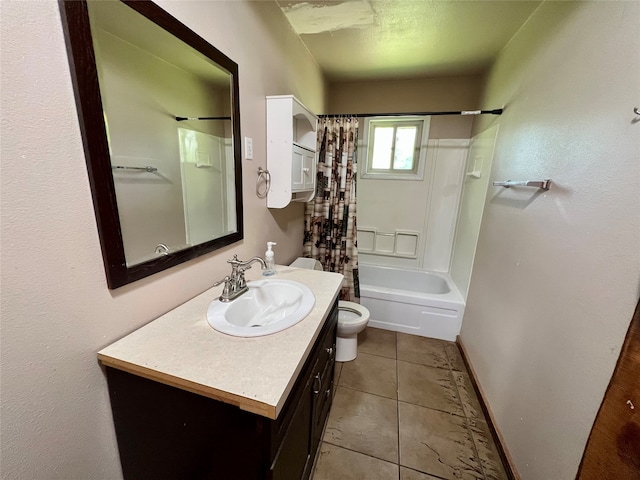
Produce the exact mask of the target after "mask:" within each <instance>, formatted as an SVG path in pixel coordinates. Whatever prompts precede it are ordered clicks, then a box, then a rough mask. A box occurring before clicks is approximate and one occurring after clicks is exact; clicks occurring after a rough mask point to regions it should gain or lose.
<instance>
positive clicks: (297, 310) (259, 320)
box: [207, 278, 316, 337]
mask: <svg viewBox="0 0 640 480" xmlns="http://www.w3.org/2000/svg"><path fill="white" fill-rule="evenodd" d="M247 286H248V287H249V291H248V292H246V293H244V294H242V295H241V296H240V297H238V298H236V299H235V300H232V301H231V302H227V303H225V302H221V301H220V300H215V301H213V302H211V304H210V305H209V308H208V310H207V322H208V323H209V325H210V326H211V327H213V328H214V329H216V330H218V331H219V332H222V333H226V334H228V335H234V336H236V337H260V336H262V335H269V334H271V333H276V332H280V331H282V330H285V329H287V328H289V327H291V326H293V325H295V324H296V323H298V322H299V321H301V320H302V319H303V318H305V317H306V316H307V315H309V312H310V311H311V309H312V308H313V306H314V305H315V302H316V298H315V296H314V295H313V292H312V291H311V290H310V289H309V287H307V286H306V285H304V284H302V283H300V282H296V281H293V280H281V279H276V278H273V279H268V280H257V281H254V282H248V283H247Z"/></svg>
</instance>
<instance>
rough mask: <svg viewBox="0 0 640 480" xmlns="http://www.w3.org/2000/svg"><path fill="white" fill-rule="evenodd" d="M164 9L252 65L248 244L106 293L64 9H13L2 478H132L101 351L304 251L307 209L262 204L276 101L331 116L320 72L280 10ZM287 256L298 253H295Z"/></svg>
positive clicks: (6, 83)
mask: <svg viewBox="0 0 640 480" xmlns="http://www.w3.org/2000/svg"><path fill="white" fill-rule="evenodd" d="M159 3H160V5H161V6H163V7H164V8H165V9H167V10H168V11H169V12H170V13H171V14H173V15H174V16H176V17H177V18H179V19H180V20H181V21H182V22H184V23H186V24H187V25H188V26H190V27H191V28H192V29H193V30H195V31H196V32H197V33H198V34H200V35H201V36H203V37H204V38H205V39H207V40H208V41H210V42H211V43H212V44H213V45H215V46H217V47H218V48H219V49H220V50H222V51H223V52H224V53H226V54H227V55H228V56H230V57H231V58H232V59H233V60H234V61H236V62H237V63H238V64H239V79H240V111H241V130H242V134H243V135H247V136H251V137H253V140H254V156H255V158H256V160H254V161H252V162H244V165H243V167H244V171H243V187H244V214H245V232H246V233H245V240H244V241H243V242H240V243H238V244H234V245H232V246H229V247H227V248H225V249H223V250H221V251H218V252H216V253H213V254H209V255H206V256H205V257H201V258H199V259H196V260H193V261H191V262H188V263H186V264H183V265H181V266H178V267H174V268H172V269H170V270H168V271H165V272H162V273H159V274H156V275H153V276H152V277H149V278H147V279H144V280H141V281H139V282H136V283H134V284H132V285H128V286H125V287H122V288H120V289H118V290H115V291H110V290H108V289H107V285H106V281H105V275H104V269H103V264H102V257H101V252H100V245H99V241H98V235H97V231H96V224H95V219H94V213H93V206H92V202H91V194H90V191H89V183H88V180H87V174H86V167H85V161H84V154H83V149H82V143H81V137H80V130H79V126H78V121H77V115H76V108H75V102H74V97H73V90H72V86H71V79H70V74H69V67H68V64H67V55H66V50H65V45H64V41H63V35H62V27H61V22H60V15H59V11H58V5H57V2H55V1H53V0H48V1H29V2H22V1H16V2H11V1H4V2H2V26H1V28H2V30H1V32H2V58H1V61H2V70H1V75H2V89H1V107H2V172H1V182H2V185H1V186H2V190H1V206H2V224H1V245H2V250H1V252H0V253H1V257H0V258H1V262H2V263H1V272H0V273H1V280H2V296H1V302H2V304H1V306H2V326H1V328H2V335H1V342H2V343H1V346H2V351H1V362H2V363H1V367H2V378H1V382H2V385H1V391H2V405H1V409H2V410H1V414H2V425H1V428H2V430H1V434H2V437H1V448H2V452H1V457H2V464H1V467H0V468H1V473H0V476H1V477H2V478H3V479H4V478H7V479H29V480H39V479H54V478H56V479H64V480H68V479H83V480H87V479H101V480H103V479H117V478H120V477H121V472H120V465H119V460H118V454H117V448H116V441H115V435H114V431H113V426H112V420H111V412H110V407H109V399H108V395H107V387H106V382H105V378H104V375H103V373H102V371H101V369H100V367H99V365H98V362H97V360H96V352H97V351H98V350H99V349H100V348H102V347H104V346H105V345H108V344H110V343H111V342H113V341H114V340H116V339H118V338H121V337H122V336H124V335H126V334H127V333H129V332H131V331H132V330H134V329H136V328H138V327H139V326H141V325H143V324H145V323H147V322H149V321H151V320H153V319H154V318H156V317H157V316H159V315H161V314H162V313H164V312H166V311H168V310H170V309H172V308H174V307H176V306H177V305H179V304H180V303H183V302H184V301H186V300H188V299H189V298H192V297H194V296H195V295H197V294H198V293H200V292H202V291H204V290H205V289H207V288H209V287H210V286H211V284H212V283H213V281H215V280H218V279H220V278H222V276H223V275H225V274H226V273H227V271H228V265H227V264H226V259H227V258H230V256H231V254H232V253H238V255H239V256H240V257H241V258H246V257H250V256H252V255H256V254H262V252H264V250H265V242H266V241H267V240H273V241H276V242H278V247H277V249H278V250H279V252H280V253H279V252H276V260H277V261H279V262H281V263H286V262H287V261H289V260H292V259H293V258H294V257H296V256H298V255H299V254H300V253H301V252H302V233H303V217H302V206H299V205H296V206H292V207H289V208H287V209H284V210H282V211H278V212H275V213H271V212H270V211H268V210H267V209H266V208H265V201H264V200H260V199H258V198H257V197H256V196H255V194H254V188H255V179H256V174H255V170H256V169H257V167H258V166H262V167H266V160H265V149H266V140H265V131H266V128H265V106H264V96H265V95H278V94H294V95H296V96H297V97H298V98H300V99H301V101H303V102H304V103H305V104H306V105H308V106H309V108H312V109H314V110H315V111H321V110H322V109H323V106H324V103H325V99H324V86H323V79H322V75H321V73H320V71H319V68H318V67H317V65H316V64H315V62H314V61H313V60H312V59H310V57H309V56H308V53H307V52H306V50H305V49H304V48H303V46H302V45H301V43H300V41H299V39H298V38H297V37H296V36H295V35H294V34H293V32H292V31H291V29H290V28H289V26H288V24H287V22H286V19H285V18H284V16H283V15H282V13H281V12H280V10H279V9H278V7H277V6H276V5H275V4H273V3H271V2H255V3H250V2H246V1H243V0H236V1H232V2H173V1H166V0H165V1H160V2H159ZM285 252H286V253H285Z"/></svg>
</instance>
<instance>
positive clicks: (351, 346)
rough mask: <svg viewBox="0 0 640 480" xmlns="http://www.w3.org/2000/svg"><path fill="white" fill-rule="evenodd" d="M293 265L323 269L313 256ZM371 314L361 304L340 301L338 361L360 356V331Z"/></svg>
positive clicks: (337, 342) (298, 259)
mask: <svg viewBox="0 0 640 480" xmlns="http://www.w3.org/2000/svg"><path fill="white" fill-rule="evenodd" d="M291 266H292V267H298V268H308V269H310V270H311V269H312V270H322V264H321V263H320V262H319V261H317V260H314V259H312V258H302V257H300V258H297V259H296V260H295V261H294V262H293V263H292V264H291ZM370 316H371V315H370V313H369V310H367V309H366V308H365V307H363V306H362V305H360V304H357V303H354V302H346V301H344V300H340V301H339V302H338V335H337V337H338V338H337V340H336V361H337V362H349V361H351V360H354V359H355V358H356V357H357V356H358V333H360V332H361V331H362V330H364V329H365V327H366V326H367V323H369V317H370Z"/></svg>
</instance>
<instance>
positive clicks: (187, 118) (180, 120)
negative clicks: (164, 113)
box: [176, 117, 231, 122]
mask: <svg viewBox="0 0 640 480" xmlns="http://www.w3.org/2000/svg"><path fill="white" fill-rule="evenodd" d="M176 120H177V121H178V122H182V121H184V120H231V117H176Z"/></svg>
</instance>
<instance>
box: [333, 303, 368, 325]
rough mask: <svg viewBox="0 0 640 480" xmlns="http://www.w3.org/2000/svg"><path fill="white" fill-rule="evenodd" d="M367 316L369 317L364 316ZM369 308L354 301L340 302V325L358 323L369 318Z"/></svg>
mask: <svg viewBox="0 0 640 480" xmlns="http://www.w3.org/2000/svg"><path fill="white" fill-rule="evenodd" d="M363 317H367V318H363ZM368 317H369V310H367V309H366V308H364V307H363V306H362V305H360V304H358V303H354V302H347V301H344V300H340V301H339V302H338V325H345V324H357V323H362V322H363V321H364V322H367V321H368V320H369V318H368Z"/></svg>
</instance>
